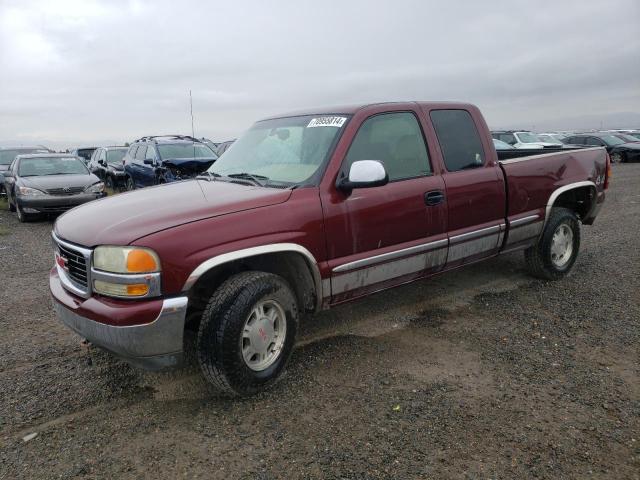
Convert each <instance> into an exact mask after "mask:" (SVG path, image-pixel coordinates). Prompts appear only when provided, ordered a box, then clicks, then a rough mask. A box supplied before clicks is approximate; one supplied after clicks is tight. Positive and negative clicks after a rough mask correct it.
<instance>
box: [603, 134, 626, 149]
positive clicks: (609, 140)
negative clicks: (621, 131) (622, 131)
mask: <svg viewBox="0 0 640 480" xmlns="http://www.w3.org/2000/svg"><path fill="white" fill-rule="evenodd" d="M600 140H602V141H603V142H604V143H606V144H607V146H609V147H611V146H613V145H620V144H621V143H625V141H624V140H622V139H621V138H618V137H614V136H613V135H600Z"/></svg>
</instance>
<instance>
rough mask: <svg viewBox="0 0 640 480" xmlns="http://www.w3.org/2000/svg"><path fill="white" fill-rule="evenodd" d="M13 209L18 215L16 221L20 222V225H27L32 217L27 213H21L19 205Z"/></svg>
mask: <svg viewBox="0 0 640 480" xmlns="http://www.w3.org/2000/svg"><path fill="white" fill-rule="evenodd" d="M15 208H16V213H17V214H18V220H19V221H20V223H27V222H30V221H31V220H32V218H33V217H32V216H31V215H30V214H28V213H24V212H23V211H22V208H20V204H19V203H16V205H15Z"/></svg>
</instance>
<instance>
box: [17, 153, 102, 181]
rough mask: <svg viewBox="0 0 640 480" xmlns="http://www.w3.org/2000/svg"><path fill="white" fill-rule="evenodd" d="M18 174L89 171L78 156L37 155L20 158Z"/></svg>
mask: <svg viewBox="0 0 640 480" xmlns="http://www.w3.org/2000/svg"><path fill="white" fill-rule="evenodd" d="M19 162H20V166H19V169H18V175H20V176H21V177H36V176H40V175H87V174H88V173H89V171H88V170H87V167H85V166H84V163H82V161H81V160H79V159H78V158H77V157H37V158H23V159H21V160H19Z"/></svg>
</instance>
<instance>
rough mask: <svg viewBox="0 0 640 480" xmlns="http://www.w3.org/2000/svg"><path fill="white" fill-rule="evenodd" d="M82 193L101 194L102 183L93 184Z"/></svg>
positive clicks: (102, 190) (102, 189)
mask: <svg viewBox="0 0 640 480" xmlns="http://www.w3.org/2000/svg"><path fill="white" fill-rule="evenodd" d="M84 191H85V192H87V193H102V192H104V183H102V182H98V183H94V184H93V185H91V186H90V187H87V188H85V189H84Z"/></svg>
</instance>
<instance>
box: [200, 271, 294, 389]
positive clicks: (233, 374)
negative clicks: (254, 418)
mask: <svg viewBox="0 0 640 480" xmlns="http://www.w3.org/2000/svg"><path fill="white" fill-rule="evenodd" d="M297 327H298V308H297V303H296V299H295V296H294V294H293V292H292V290H291V288H290V287H289V285H288V283H287V282H286V281H285V280H284V279H283V278H282V277H279V276H277V275H273V274H271V273H265V272H244V273H239V274H237V275H234V276H232V277H230V278H229V279H228V280H227V281H226V282H224V283H223V284H222V285H221V286H220V287H219V288H218V290H216V291H215V292H214V294H213V295H212V296H211V299H210V300H209V303H208V305H207V308H206V309H205V311H204V313H203V314H202V319H201V323H200V328H199V331H198V340H197V353H198V363H199V364H200V367H201V369H202V372H203V374H204V376H205V378H206V379H207V380H208V381H209V382H210V383H211V385H212V386H213V387H214V388H215V389H216V390H218V391H220V392H222V393H225V394H228V395H234V396H245V395H251V394H254V393H257V392H259V391H261V390H263V389H265V388H267V387H268V386H269V385H271V384H272V383H273V382H274V381H275V380H276V379H277V378H278V377H279V376H280V375H281V374H282V372H283V370H284V368H285V366H286V364H287V361H288V360H289V357H290V356H291V352H292V350H293V344H294V341H295V336H296V331H297Z"/></svg>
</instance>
